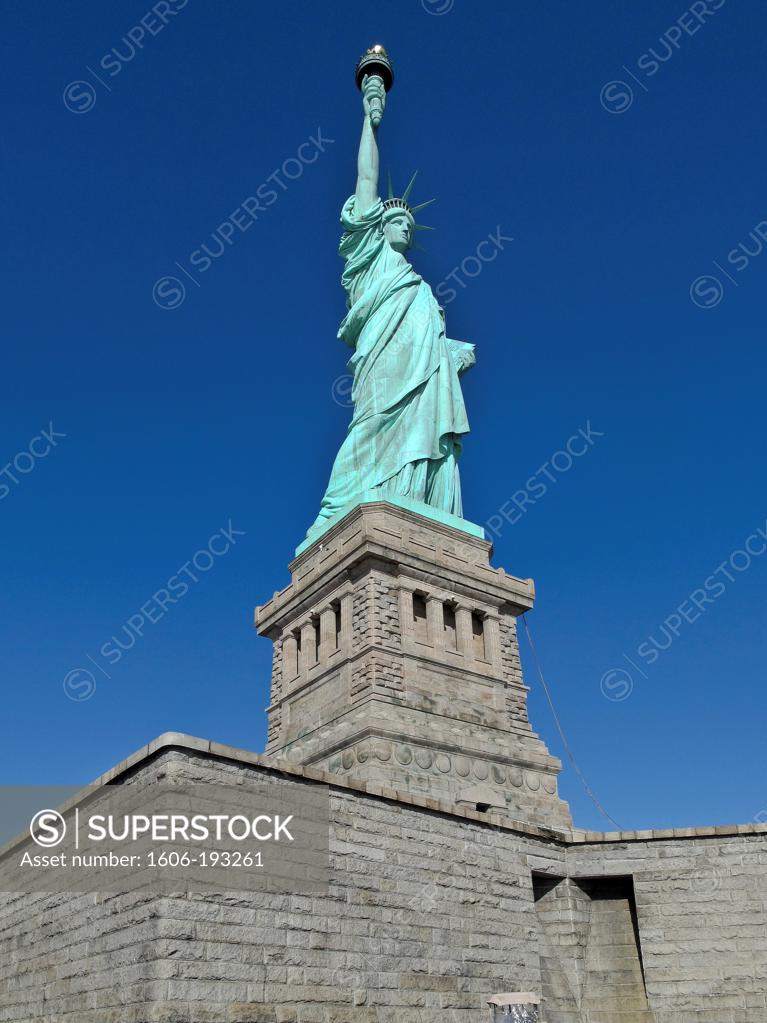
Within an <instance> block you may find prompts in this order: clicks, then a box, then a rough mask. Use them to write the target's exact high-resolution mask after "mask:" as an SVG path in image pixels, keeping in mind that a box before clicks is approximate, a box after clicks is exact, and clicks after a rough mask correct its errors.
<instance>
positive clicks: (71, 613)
mask: <svg viewBox="0 0 767 1023" xmlns="http://www.w3.org/2000/svg"><path fill="white" fill-rule="evenodd" d="M152 6H154V7H155V8H157V7H158V5H157V4H154V5H150V4H149V3H140V2H136V0H123V2H121V3H120V4H119V5H117V4H112V5H104V4H102V3H97V2H95V0H93V2H91V0H80V2H78V3H71V2H66V3H65V2H61V3H57V4H51V5H46V7H45V12H44V16H43V14H42V13H41V9H40V8H39V7H38V6H36V5H30V4H28V3H22V2H18V0H11V2H9V3H6V5H5V13H6V32H5V34H6V38H9V39H12V41H13V45H12V46H11V47H6V51H5V57H4V61H3V73H4V75H5V77H6V96H7V97H8V99H9V102H8V103H7V104H6V105H5V110H4V132H3V134H4V142H5V160H4V168H3V192H2V214H3V222H4V230H5V240H6V244H5V245H4V246H3V253H2V257H0V258H2V262H3V265H2V277H3V282H4V285H5V286H4V289H3V290H4V301H3V310H2V327H3V336H4V338H5V341H6V345H5V360H4V367H5V373H4V395H3V399H4V400H3V402H2V405H1V406H0V418H1V419H2V432H1V434H0V444H1V446H2V450H1V451H0V463H2V465H4V466H5V467H6V468H5V469H4V470H3V471H2V473H1V474H0V482H1V483H2V486H0V495H2V496H0V522H1V523H2V535H3V540H4V542H3V545H2V553H1V554H0V558H1V561H0V571H1V572H2V579H3V586H2V592H1V595H0V599H1V600H2V627H3V631H4V634H5V635H4V642H3V643H2V645H0V672H1V675H2V680H3V685H4V692H5V703H4V715H3V719H2V728H1V729H0V737H1V738H2V755H1V756H2V760H1V763H2V771H1V772H0V780H2V781H4V782H47V783H53V782H61V783H65V782H66V783H69V782H80V781H85V780H88V779H90V778H92V777H94V776H95V775H97V774H98V773H100V772H101V771H103V770H105V769H107V768H108V767H109V766H111V765H112V764H113V763H115V762H117V761H118V760H120V759H121V758H123V757H124V756H125V755H127V754H128V753H130V752H132V751H133V750H134V749H136V748H138V747H139V746H141V745H142V744H144V743H145V742H147V741H148V740H150V739H151V738H153V737H154V736H156V735H157V734H159V733H160V732H163V731H166V730H168V729H175V730H180V731H185V732H189V733H192V734H195V735H200V736H204V737H209V738H213V739H216V740H219V741H221V742H227V743H231V744H234V745H236V746H242V747H247V748H250V749H256V750H258V749H261V748H262V747H263V742H264V726H265V715H264V713H263V711H264V707H265V706H266V705H267V702H268V685H269V662H270V644H269V642H268V641H266V640H261V639H258V638H257V636H256V635H255V632H254V630H253V628H252V612H253V607H254V605H255V604H257V603H261V602H263V601H264V600H265V599H267V598H268V597H269V596H270V595H271V593H272V592H273V591H274V590H275V589H278V588H281V587H282V586H284V585H285V584H286V583H287V581H288V574H287V568H286V566H287V562H288V561H289V559H290V557H291V556H292V552H293V550H294V548H295V546H296V544H297V543H298V542H299V541H300V540H301V538H302V537H303V535H304V532H305V530H306V528H307V527H308V525H309V524H310V523H311V521H312V520H313V519H314V517H315V515H316V512H317V507H318V502H319V500H320V498H321V496H322V492H323V489H324V486H325V483H326V481H327V476H328V474H329V470H330V465H331V462H332V459H333V456H334V454H335V451H336V449H337V447H338V445H339V443H340V440H341V438H342V437H343V434H344V431H345V428H346V424H347V422H348V419H349V416H350V410H349V407H348V381H347V379H346V378H345V361H346V356H347V354H348V353H347V352H346V351H345V349H344V346H343V345H341V343H340V342H338V341H337V340H336V339H335V333H336V329H337V326H338V322H339V321H340V319H341V317H342V316H343V312H344V304H343V293H342V291H341V288H340V284H339V277H340V272H341V263H340V260H339V259H338V256H337V254H336V248H337V243H338V231H339V227H338V212H339V209H340V206H341V204H342V202H343V200H344V199H345V198H346V196H347V195H348V194H349V193H350V192H351V191H352V190H353V188H354V173H355V154H356V146H357V139H358V133H359V128H360V124H361V109H360V101H359V96H358V94H357V92H356V90H355V87H354V83H353V68H354V64H355V61H356V59H357V57H358V55H359V54H360V52H361V51H362V50H363V49H364V48H365V47H366V46H367V45H369V44H370V43H372V42H374V41H382V42H384V43H385V44H386V45H387V47H388V48H389V50H390V53H391V54H392V58H393V60H394V62H395V71H396V76H397V78H396V82H395V86H394V89H393V91H392V93H391V94H390V96H389V102H388V106H387V112H386V117H385V120H384V125H383V127H382V129H381V133H380V142H381V148H382V160H383V166H384V167H385V168H388V167H391V169H392V172H393V175H394V179H395V183H402V182H404V181H406V180H407V179H408V178H409V176H410V174H411V173H412V171H413V170H414V169H415V168H419V170H420V174H419V179H418V183H417V186H416V190H415V193H414V198H415V199H416V201H420V200H423V199H426V198H430V197H432V196H437V197H438V202H436V203H435V204H434V205H433V206H431V207H430V208H429V209H428V210H427V211H424V219H426V220H427V222H428V223H430V224H432V225H433V226H434V227H435V228H436V229H437V230H436V231H435V232H434V233H430V234H428V235H424V236H423V237H424V238H425V244H426V246H427V251H426V252H424V253H417V254H416V255H415V256H414V263H415V265H416V267H417V268H418V269H419V271H420V272H422V273H423V275H424V276H425V277H426V279H427V280H429V281H430V282H431V283H432V285H433V286H434V287H437V285H439V284H442V285H443V291H442V294H443V297H446V294H447V292H446V288H448V287H451V288H452V290H453V291H455V297H454V298H453V300H452V301H449V302H448V303H447V317H448V325H449V332H450V334H451V336H453V337H456V338H461V339H465V340H468V341H472V342H474V343H475V344H476V345H477V357H478V364H477V367H476V368H475V369H474V370H473V371H472V372H471V374H469V376H468V377H467V378H466V380H465V393H466V401H467V405H468V410H469V416H470V421H471V426H472V433H471V434H470V436H469V437H468V438H467V441H466V445H465V449H464V458H463V462H462V474H463V488H464V501H465V507H466V514H467V516H468V517H470V518H471V519H473V520H474V521H476V522H480V523H484V522H487V521H488V520H490V521H491V522H493V523H495V524H496V527H497V528H496V536H495V555H494V563H495V564H496V565H502V566H504V567H505V568H506V570H507V571H509V572H510V573H513V574H515V575H519V576H523V577H527V576H532V577H534V579H535V581H536V586H537V593H538V602H537V606H536V609H535V610H534V612H532V613H531V615H530V616H529V621H530V626H531V629H532V630H533V635H534V639H535V642H536V646H537V649H538V653H539V656H540V659H541V661H542V664H543V668H544V672H545V674H546V677H547V680H548V682H549V684H550V686H551V688H552V691H553V693H554V697H555V701H556V703H557V706H558V709H559V713H560V717H561V720H562V723H563V726H564V728H565V730H566V732H567V735H568V737H569V740H570V743H571V746H572V748H573V750H574V752H575V754H576V756H577V758H578V761H579V763H580V765H581V768H582V770H583V771H584V773H585V774H586V775H587V777H588V779H589V781H590V783H591V785H592V787H593V788H594V789H595V791H596V792H597V794H598V796H599V798H600V799H601V800H602V802H603V803H604V804H605V806H606V807H607V808H608V810H609V811H610V812H611V814H612V815H613V816H614V817H615V818H616V819H617V820H618V821H619V822H620V823H621V824H622V825H623V826H624V827H643V826H674V825H678V826H682V825H690V824H706V823H723V822H732V821H739V822H741V821H742V822H745V821H749V820H752V819H754V818H755V817H756V816H757V815H759V814H760V813H761V812H762V811H765V812H766V813H767V783H766V782H765V742H764V719H765V713H766V712H767V697H765V687H764V682H765V657H766V656H767V641H766V639H765V636H766V635H767V633H766V631H765V601H764V593H765V584H766V583H767V557H765V556H762V555H761V551H760V550H759V547H760V534H759V530H762V531H764V529H765V523H766V522H767V493H766V489H767V488H765V477H764V455H763V450H762V449H763V442H764V436H765V429H764V427H765V423H764V418H765V414H764V394H763V391H764V372H765V368H766V367H765V364H766V362H767V358H766V357H765V346H764V321H765V297H764V296H765V281H766V280H767V252H762V248H763V247H764V246H765V240H764V238H765V237H767V223H765V222H766V221H767V195H765V187H764V182H765V160H766V159H767V145H766V144H765V132H764V117H763V106H764V99H765V79H766V77H767V72H765V65H764V59H763V39H764V37H765V33H766V32H767V12H766V11H765V9H764V6H763V4H761V3H759V2H758V0H739V2H738V4H737V7H736V4H735V2H734V0H728V2H726V3H722V2H721V0H709V2H708V4H701V3H698V4H694V3H693V4H692V5H691V6H690V7H685V6H684V4H683V3H680V4H679V5H678V7H677V6H674V5H669V4H668V3H667V2H663V3H661V2H659V0H646V2H645V3H643V4H632V5H623V4H620V5H615V4H612V3H608V2H606V0H605V2H603V0H595V2H593V3H589V4H585V3H583V4H572V3H565V2H558V0H550V2H544V3H541V4H520V3H513V2H509V3H488V2H476V0H474V2H471V3H469V2H468V0H454V3H451V2H450V0H424V2H423V3H422V2H421V0H392V2H388V3H385V4H384V3H370V2H367V0H355V2H354V3H346V4H342V3H332V2H331V3H323V4H316V3H307V2H289V0H288V2H285V3H282V4H279V5H265V4H254V3H247V2H245V0H231V2H229V3H227V4H225V5H218V4H206V3H202V2H201V0H189V2H188V3H186V4H184V3H183V0H175V2H174V0H169V2H168V3H167V4H162V5H159V12H158V11H157V10H155V13H151V10H152ZM160 15H162V17H160ZM163 18H164V21H163ZM142 19H144V22H143V27H142ZM83 83H84V84H83ZM312 140H314V141H312ZM275 172H276V175H275ZM259 188H261V189H262V191H261V192H260V193H257V190H258V189H259ZM272 193H273V194H274V195H275V198H273V199H271V200H270V201H269V200H268V199H267V196H269V195H271V194H272ZM256 194H259V195H260V196H261V197H262V198H263V200H264V201H263V203H262V207H263V208H262V209H261V210H256V219H255V220H254V219H253V217H252V216H251V217H250V218H248V216H247V210H248V206H247V201H248V200H249V199H250V198H252V197H253V196H255V195H256ZM252 209H253V206H252V203H251V210H252ZM243 210H244V211H245V212H243ZM427 214H428V217H427V216H426V215H427ZM230 218H231V219H230ZM235 220H236V221H237V223H238V224H239V226H235V227H234V228H233V227H232V223H233V222H234V221H235ZM222 224H227V225H228V226H225V227H224V229H223V234H222V232H221V230H220V225H222ZM223 236H227V237H226V238H225V239H224V241H223V242H222V238H223ZM763 236H764V237H763ZM493 237H495V238H496V239H497V240H498V239H500V241H497V243H496V244H495V248H493V242H492V238H493ZM508 239H513V240H508ZM483 240H490V241H489V242H488V244H485V246H484V247H482V248H480V243H482V242H483ZM203 245H207V246H208V249H209V251H210V252H218V251H219V250H220V253H221V254H220V255H217V256H216V257H215V258H212V257H208V259H209V263H208V265H207V266H205V265H204V264H205V253H204V250H203V248H202V247H203ZM478 253H481V254H482V258H480V256H478ZM195 254H196V255H195ZM491 255H492V256H493V258H492V259H491V258H489V257H490V256H491ZM178 264H181V267H180V268H179V266H178ZM456 268H458V269H456ZM187 275H188V276H187ZM169 276H172V277H176V278H177V279H178V280H179V281H181V282H182V283H183V285H184V292H182V290H181V289H180V288H179V286H178V284H177V283H174V282H173V281H168V280H166V278H168V277H169ZM447 281H449V282H451V283H450V285H447V284H445V282H447ZM157 282H159V283H157ZM153 294H154V298H153ZM155 299H156V301H155ZM580 430H584V431H585V432H586V433H587V434H588V435H589V438H590V439H589V442H588V443H585V442H583V441H582V439H581V441H577V440H576V441H574V442H573V441H571V440H570V439H571V438H573V437H577V436H578V434H579V431H580ZM46 432H47V434H48V437H47V439H46V437H45V434H46ZM61 435H63V436H61ZM568 443H570V452H571V453H570V454H568V453H567V451H568V448H567V445H568ZM30 445H31V447H30ZM576 450H577V451H580V452H581V454H578V455H575V454H573V452H575V451H576ZM558 452H560V454H558ZM561 452H565V454H561ZM8 466H10V469H9V468H8ZM14 466H15V468H14ZM9 474H10V475H9ZM520 493H521V496H520ZM515 495H516V498H515ZM493 516H495V518H493ZM498 518H500V519H501V520H502V522H501V524H500V525H499V524H498ZM509 519H510V520H511V521H508V520H509ZM222 530H224V531H228V532H229V539H228V540H227V539H226V538H225V536H224V533H222ZM233 531H236V532H233ZM216 535H217V536H218V539H215V540H213V541H212V542H211V537H215V536H216ZM754 536H755V537H756V539H753V537H754ZM749 537H751V538H752V539H751V540H749V539H748V538H749ZM761 542H762V543H763V540H762V541H761ZM209 543H212V546H211V547H209V546H208V545H209ZM746 545H747V546H746ZM224 548H226V550H224ZM206 549H208V554H207V555H202V556H198V557H197V561H196V562H193V563H194V564H196V565H197V566H198V568H197V570H196V571H195V570H194V569H193V568H191V567H190V563H192V559H194V557H195V555H197V552H198V551H205V550H206ZM211 550H214V551H215V553H210V551H211ZM738 551H744V552H745V553H744V554H738V553H737V552H738ZM183 566H187V567H186V571H183ZM203 566H204V567H203ZM179 570H182V577H183V578H182V580H181V581H184V582H186V590H185V592H184V593H183V594H182V593H181V591H180V588H179V589H177V590H176V591H175V595H176V600H175V602H174V603H167V604H166V610H165V612H164V613H163V614H161V615H157V612H154V614H155V616H156V621H154V622H153V623H150V624H148V625H146V626H145V629H144V635H143V636H142V637H141V638H140V639H139V640H137V641H136V643H135V645H134V646H133V647H132V648H131V649H130V650H127V651H125V652H124V653H122V655H121V656H120V659H119V660H118V661H117V662H116V663H112V662H111V661H109V660H108V659H106V658H105V657H104V656H102V655H100V654H99V650H100V649H101V648H102V646H103V645H104V644H105V643H108V642H109V641H110V638H111V637H112V636H113V635H115V634H117V633H119V632H120V630H121V629H122V627H123V625H124V624H125V623H126V622H127V621H128V620H129V619H130V618H131V616H133V615H136V614H137V613H139V609H140V608H141V606H142V605H143V604H145V603H146V602H147V600H149V599H150V598H151V597H152V595H153V594H154V593H156V592H157V591H158V590H161V589H162V588H163V587H165V588H168V581H169V580H170V579H171V577H174V576H176V577H177V581H178V572H179ZM190 573H193V574H194V575H195V576H196V578H195V579H192V578H190ZM728 576H729V577H730V578H728ZM680 609H681V610H680ZM677 619H678V620H677ZM664 623H666V624H665V626H664ZM669 636H671V637H672V638H673V642H671V641H670V640H669ZM653 654H654V656H652V659H651V655H653ZM523 657H524V664H525V668H526V672H527V680H528V684H529V685H530V686H531V694H530V710H531V717H532V721H533V724H534V727H535V728H536V730H537V731H538V732H539V733H540V734H541V735H542V736H543V737H544V738H545V739H546V741H547V742H548V743H549V745H550V747H551V749H552V750H553V751H554V752H555V753H557V754H558V755H560V756H562V755H563V751H562V748H561V743H560V740H559V737H558V735H557V734H556V730H555V727H554V724H553V722H552V719H551V716H550V714H549V711H548V708H547V706H546V703H545V700H544V697H543V695H542V693H541V691H540V686H539V684H538V682H537V679H536V676H535V671H534V664H533V662H532V660H531V657H530V654H529V651H528V650H527V647H526V646H523ZM89 658H93V659H94V660H95V661H97V664H96V665H94V664H93V663H92V662H91V661H90V660H89ZM80 668H86V669H88V670H90V671H91V672H92V673H93V675H94V678H95V679H96V690H95V692H93V694H92V695H91V696H90V698H89V699H78V697H81V696H83V695H84V694H85V693H86V692H87V691H88V690H87V680H85V679H84V676H80V675H78V674H77V669H80ZM618 669H620V670H618ZM72 672H74V673H75V674H71V673H72ZM626 672H627V673H628V675H629V676H631V677H630V678H629V677H628V676H627V675H626V674H624V673H626ZM107 675H108V676H109V677H107ZM65 678H68V679H69V682H68V685H69V693H70V696H74V697H75V699H70V698H68V696H67V694H66V692H65V688H64V680H65ZM560 789H561V792H562V794H563V795H564V796H565V798H567V799H569V800H570V802H571V805H572V808H573V812H574V815H575V818H576V821H577V822H578V823H579V824H581V825H583V826H591V827H598V828H601V827H602V826H603V825H604V823H605V822H604V821H603V820H602V819H601V818H600V816H599V814H598V813H597V811H596V810H595V809H594V807H593V806H592V805H591V803H590V802H589V801H588V799H587V797H586V796H585V794H584V793H583V790H582V789H581V787H580V785H579V783H578V781H577V779H576V777H575V776H574V774H573V772H572V771H571V770H570V769H569V768H567V767H566V769H565V771H564V772H563V775H562V778H561V785H560Z"/></svg>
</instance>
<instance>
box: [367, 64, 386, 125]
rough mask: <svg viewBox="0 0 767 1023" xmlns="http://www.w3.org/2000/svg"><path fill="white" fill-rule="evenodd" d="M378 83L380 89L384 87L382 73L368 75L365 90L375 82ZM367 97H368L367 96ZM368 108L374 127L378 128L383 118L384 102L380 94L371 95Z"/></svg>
mask: <svg viewBox="0 0 767 1023" xmlns="http://www.w3.org/2000/svg"><path fill="white" fill-rule="evenodd" d="M374 83H375V84H377V85H378V86H379V88H380V89H382V90H383V88H384V80H383V78H381V76H380V75H368V76H367V77H366V79H365V81H364V83H363V86H362V88H363V91H365V92H366V91H367V88H368V87H369V86H371V85H373V84H374ZM366 98H367V97H366ZM368 108H369V110H370V123H371V124H372V125H373V127H374V128H377V127H378V125H379V124H380V123H381V121H382V119H383V103H382V102H381V97H380V96H379V95H374V96H371V97H370V99H369V100H368Z"/></svg>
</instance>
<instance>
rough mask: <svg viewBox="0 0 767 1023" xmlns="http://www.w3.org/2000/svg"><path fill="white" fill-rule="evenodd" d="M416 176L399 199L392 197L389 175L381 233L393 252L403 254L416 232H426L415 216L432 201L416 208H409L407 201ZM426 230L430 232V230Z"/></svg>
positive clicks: (431, 201)
mask: <svg viewBox="0 0 767 1023" xmlns="http://www.w3.org/2000/svg"><path fill="white" fill-rule="evenodd" d="M417 173H418V171H416V174H417ZM416 174H414V175H413V177H412V178H411V179H410V184H409V185H408V186H407V188H406V189H405V191H404V192H403V193H402V198H401V199H399V198H397V197H396V196H395V195H394V190H393V188H392V183H391V174H390V175H389V196H388V198H386V199H384V203H383V233H384V237H385V238H386V240H387V242H388V243H389V245H391V247H392V248H393V249H394V250H395V252H402V253H405V252H407V250H408V249H409V248H410V246H411V245H412V244H413V235H414V233H415V232H416V231H420V230H427V229H426V228H425V227H424V225H423V224H416V222H415V215H416V213H417V212H418V210H422V209H423V208H424V207H425V206H429V205H431V203H433V202H434V200H433V199H429V201H428V202H422V203H420V204H419V205H418V206H410V205H409V203H408V200H409V198H410V193H411V191H412V190H413V185H414V184H415V179H416ZM428 230H431V229H430V228H429V229H428Z"/></svg>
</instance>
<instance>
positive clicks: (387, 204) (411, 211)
mask: <svg viewBox="0 0 767 1023" xmlns="http://www.w3.org/2000/svg"><path fill="white" fill-rule="evenodd" d="M417 176H418V171H416V172H415V174H414V175H413V176H412V178H411V179H410V183H409V184H408V186H407V188H406V189H405V191H404V192H403V193H402V197H401V198H399V197H398V196H395V194H394V189H393V187H392V180H391V174H389V194H388V197H387V198H386V199H384V202H383V208H384V214H386V213H388V212H389V210H397V211H398V210H402V211H403V212H405V213H407V215H408V216H409V217H410V219H411V220H412V221H413V228H414V230H416V231H433V230H434V228H433V227H428V226H427V225H426V224H417V223H416V221H415V215H416V213H417V212H418V211H419V210H422V209H424V207H426V206H431V204H432V203H433V202H434V200H433V199H427V200H426V202H422V203H419V204H418V205H417V206H411V205H410V203H409V202H408V200H409V198H410V193H411V192H412V191H413V185H414V184H415V179H416V177H417Z"/></svg>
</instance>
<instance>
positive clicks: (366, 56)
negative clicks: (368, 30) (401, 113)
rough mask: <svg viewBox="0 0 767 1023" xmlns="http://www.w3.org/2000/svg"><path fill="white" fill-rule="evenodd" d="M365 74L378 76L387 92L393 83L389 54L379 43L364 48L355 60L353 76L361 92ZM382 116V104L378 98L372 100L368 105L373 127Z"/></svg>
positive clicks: (379, 121)
mask: <svg viewBox="0 0 767 1023" xmlns="http://www.w3.org/2000/svg"><path fill="white" fill-rule="evenodd" d="M365 75H369V76H370V77H371V78H372V77H376V78H380V79H381V83H382V84H383V87H384V89H385V90H386V92H388V91H389V89H391V87H392V85H393V84H394V70H393V68H392V66H391V61H390V60H389V55H388V54H387V52H386V50H385V49H384V47H383V46H381V44H380V43H376V45H375V46H371V47H370V49H369V50H366V51H365V53H363V55H362V56H361V57H360V59H359V60H358V61H357V69H356V71H355V72H354V78H355V80H356V82H357V88H358V89H359V90H360V92H362V80H363V78H364V77H365ZM382 117H383V106H382V105H381V102H380V100H374V101H373V102H372V103H371V107H370V120H371V122H372V124H373V127H374V128H377V127H378V125H379V124H380V123H381V118H382Z"/></svg>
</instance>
